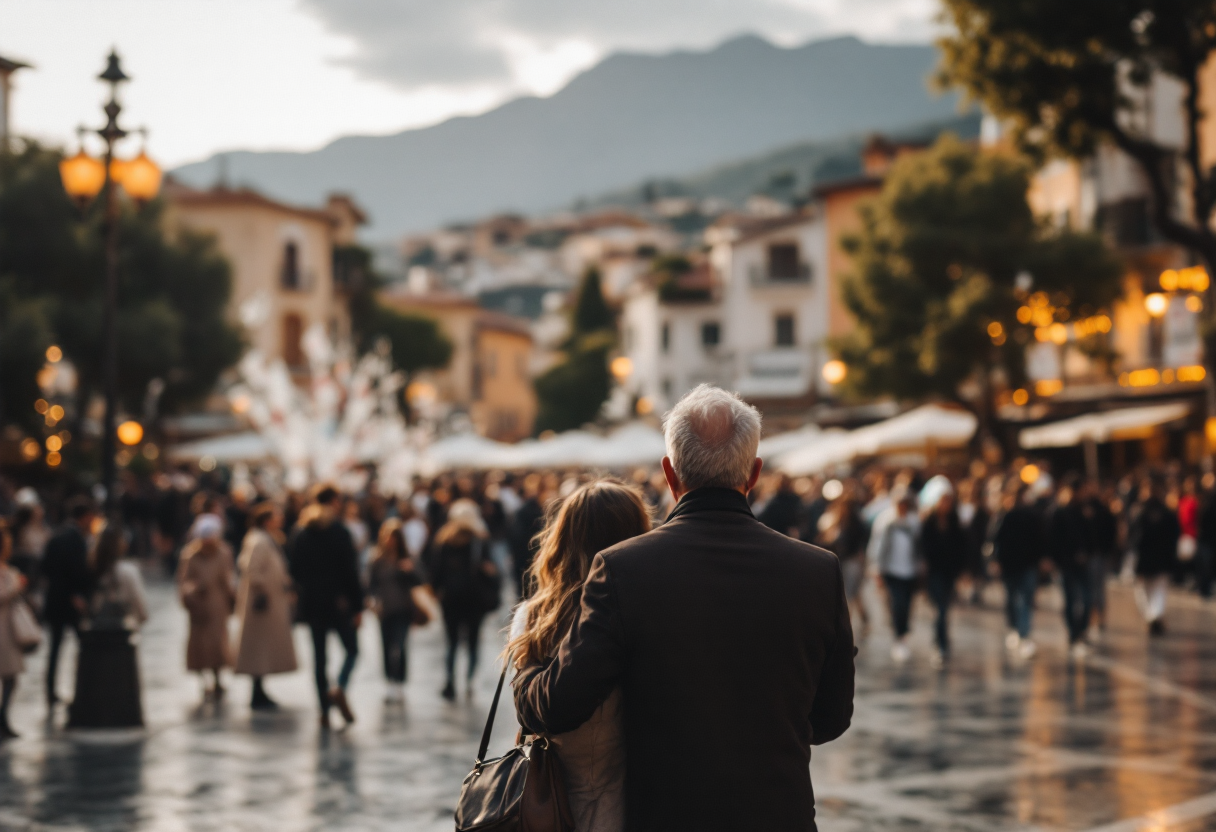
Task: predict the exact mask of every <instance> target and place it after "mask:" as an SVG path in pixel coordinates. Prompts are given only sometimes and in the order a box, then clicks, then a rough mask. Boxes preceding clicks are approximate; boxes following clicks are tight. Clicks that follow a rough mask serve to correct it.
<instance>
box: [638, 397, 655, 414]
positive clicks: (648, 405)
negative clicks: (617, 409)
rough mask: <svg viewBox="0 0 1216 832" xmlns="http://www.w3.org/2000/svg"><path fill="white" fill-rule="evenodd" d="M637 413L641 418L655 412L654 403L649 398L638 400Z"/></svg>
mask: <svg viewBox="0 0 1216 832" xmlns="http://www.w3.org/2000/svg"><path fill="white" fill-rule="evenodd" d="M637 411H638V415H639V416H645V415H646V414H648V413H653V412H654V402H652V401H651V400H650V399H649V398H648V397H647V396H642V397H640V398H639V399H638V405H637Z"/></svg>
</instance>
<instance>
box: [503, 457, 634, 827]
mask: <svg viewBox="0 0 1216 832" xmlns="http://www.w3.org/2000/svg"><path fill="white" fill-rule="evenodd" d="M648 531H650V514H649V512H648V511H647V508H646V502H645V499H644V498H643V496H642V493H641V492H640V491H638V490H637V489H636V488H634V487H632V486H628V485H624V484H622V483H619V482H615V481H612V480H599V481H596V482H591V483H588V484H586V485H584V486H582V487H581V488H579V489H578V490H576V491H575V492H574V493H572V494H571V495H570V496H569V497H567V498H566V499H565V500H562V501H561V502H559V503H555V507H554V508H553V509H551V513H550V517H549V522H548V523H547V524H546V526H545V529H544V530H543V531H542V532H541V533H540V547H539V550H538V551H537V553H536V559H535V561H533V564H532V568H531V580H532V582H533V585H534V586H535V590H534V591H533V593H532V596H531V598H529V599H528V600H527V601H524V602H523V603H521V604H520V605H519V607H518V608H517V609H516V611H515V618H514V621H513V622H512V624H511V639H510V641H509V642H508V644H507V655H508V657H509V659H510V661H512V662H513V663H514V664H515V666H516V667H527V666H529V665H534V664H540V663H542V662H544V661H545V660H547V659H549V658H551V657H552V656H554V655H555V654H556V653H557V650H558V647H559V646H560V645H561V643H562V639H563V638H565V636H566V634H567V633H568V632H570V628H571V627H572V626H574V621H575V619H576V618H577V617H578V611H579V602H580V598H581V596H582V590H583V583H584V582H585V581H586V580H587V573H588V572H589V571H590V570H591V561H592V560H593V559H594V558H595V556H596V554H598V553H599V552H601V551H603V550H604V549H607V548H609V547H610V546H614V545H616V544H617V543H620V542H621V541H622V540H628V539H629V538H631V537H636V536H637V535H640V534H644V533H646V532H648ZM621 720H622V703H621V692H620V690H619V689H618V690H616V691H614V692H613V693H612V694H611V695H610V696H609V697H608V698H607V699H606V700H604V703H603V704H602V705H600V707H599V708H598V709H597V710H596V712H595V714H594V715H593V716H592V717H591V719H589V720H588V721H587V722H586V723H584V724H583V725H582V726H580V727H579V728H576V729H575V730H573V731H570V732H568V733H566V734H560V735H558V736H555V737H548V738H547V739H548V741H549V745H550V747H551V748H552V749H553V750H554V751H556V753H557V757H558V759H559V760H560V761H561V764H562V765H561V768H562V774H563V777H564V779H565V782H566V793H567V796H568V797H569V800H570V810H571V812H572V814H573V815H574V821H575V828H576V829H578V830H579V832H621V830H622V829H624V827H625V745H624V737H623V733H622V723H621Z"/></svg>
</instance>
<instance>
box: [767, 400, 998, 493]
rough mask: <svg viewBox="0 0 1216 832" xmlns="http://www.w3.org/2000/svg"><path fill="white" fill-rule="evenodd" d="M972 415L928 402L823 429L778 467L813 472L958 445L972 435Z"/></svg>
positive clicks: (791, 471)
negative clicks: (850, 426) (863, 422)
mask: <svg viewBox="0 0 1216 832" xmlns="http://www.w3.org/2000/svg"><path fill="white" fill-rule="evenodd" d="M976 425H977V421H976V418H975V415H974V414H972V413H969V412H967V411H965V410H954V409H951V408H946V407H942V406H940V405H935V404H927V405H924V406H923V407H918V408H916V409H915V410H910V411H908V412H907V413H903V414H900V415H899V416H896V417H894V418H892V419H887V420H886V421H885V422H879V423H878V424H874V425H868V426H866V427H864V428H858V429H857V430H854V431H850V432H848V433H844V432H834V431H825V432H824V433H823V434H822V436H821V437H820V438H819V439H817V440H816V441H814V442H812V443H811V444H810V445H808V446H806V447H803V448H799V449H797V450H793V451H790V452H789V453H788V454H787V455H786V456H785V457H784V458H783V460H782V462H781V465H780V468H781V470H783V471H785V472H786V473H787V474H791V475H793V476H803V475H806V474H816V473H819V472H821V471H824V470H827V469H828V468H831V467H833V466H835V465H841V464H844V463H846V462H849V461H851V460H853V459H856V458H857V457H867V456H879V455H881V454H889V453H896V452H898V451H915V450H923V449H925V448H928V447H930V446H932V447H935V448H957V447H961V446H963V445H966V444H967V443H968V442H970V441H971V437H972V436H974V435H975V428H976Z"/></svg>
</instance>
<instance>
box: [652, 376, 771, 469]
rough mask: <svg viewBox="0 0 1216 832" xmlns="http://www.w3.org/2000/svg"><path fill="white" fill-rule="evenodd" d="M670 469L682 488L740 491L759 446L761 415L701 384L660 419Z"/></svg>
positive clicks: (722, 391)
mask: <svg viewBox="0 0 1216 832" xmlns="http://www.w3.org/2000/svg"><path fill="white" fill-rule="evenodd" d="M663 437H664V439H665V440H666V442H667V456H668V457H669V458H670V459H671V467H672V468H674V469H675V472H676V476H677V477H679V478H680V482H681V483H682V484H683V485H684V487H685V488H686V489H688V490H689V491H692V490H694V489H697V488H708V487H716V488H742V487H744V486H746V485H747V481H748V479H749V478H750V477H751V473H752V464H753V462H754V461H755V459H756V448H757V446H759V444H760V413H759V411H757V410H756V408H754V407H752V406H751V405H750V404H748V403H747V402H745V401H743V400H742V399H740V398H739V397H738V396H737V395H735V394H734V393H728V392H727V391H725V390H723V389H721V388H719V387H713V386H711V385H709V384H702V385H700V386H699V387H697V388H696V389H695V390H692V391H691V392H689V393H688V394H687V395H686V396H684V398H682V399H680V400H679V401H678V402H676V406H675V407H673V408H672V409H671V411H670V412H669V413H668V414H667V415H666V416H665V417H664V418H663Z"/></svg>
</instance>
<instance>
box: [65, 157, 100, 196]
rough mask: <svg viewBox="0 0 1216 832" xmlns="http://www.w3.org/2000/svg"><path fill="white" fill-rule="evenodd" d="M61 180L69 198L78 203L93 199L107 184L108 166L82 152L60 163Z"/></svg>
mask: <svg viewBox="0 0 1216 832" xmlns="http://www.w3.org/2000/svg"><path fill="white" fill-rule="evenodd" d="M59 178H60V179H61V180H63V189H64V190H65V191H67V194H68V196H70V197H71V198H72V199H75V200H77V201H85V200H89V199H92V198H93V197H95V196H97V195H98V194H99V193H101V189H102V188H103V187H105V184H106V166H105V164H104V163H103V162H102V161H101V160H100V159H94V158H93V157H92V156H90V155H89V154H87V153H85V152H84V150H81V151H80V152H79V153H77V154H76V155H75V156H73V157H71V158H70V159H64V160H62V161H61V162H60V163H59Z"/></svg>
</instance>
